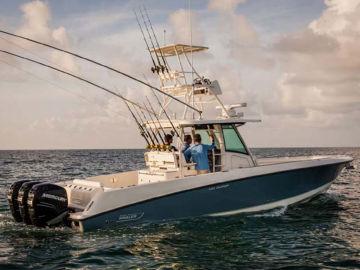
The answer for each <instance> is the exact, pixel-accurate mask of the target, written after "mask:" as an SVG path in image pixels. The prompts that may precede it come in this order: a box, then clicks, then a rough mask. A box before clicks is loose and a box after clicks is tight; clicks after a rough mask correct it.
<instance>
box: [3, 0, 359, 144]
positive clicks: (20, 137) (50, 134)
mask: <svg viewBox="0 0 360 270" xmlns="http://www.w3.org/2000/svg"><path fill="white" fill-rule="evenodd" d="M143 4H145V5H146V7H147V9H148V10H149V13H150V17H151V19H152V23H153V25H154V28H155V31H156V33H157V35H158V37H159V40H160V42H161V43H163V42H165V43H174V42H180V43H189V40H190V38H189V36H190V35H189V32H190V27H189V10H188V8H189V0H179V1H166V0H148V1H137V0H130V1H125V0H124V1H115V0H113V1H112V0H106V1H105V0H87V1H85V0H72V1H70V0H64V1H55V0H47V1H40V0H35V1H19V0H3V1H2V7H1V10H0V29H3V30H7V31H11V32H14V33H17V34H20V35H24V36H27V37H31V38H34V39H37V40H39V41H43V42H46V43H50V44H54V45H55V46H58V47H62V48H65V49H68V50H71V51H74V52H77V53H79V54H82V55H84V56H88V57H90V58H92V59H95V60H98V61H101V62H103V63H106V64H108V65H111V66H113V67H116V68H118V69H120V70H122V71H125V72H127V73H129V74H132V75H134V76H137V77H139V78H143V77H144V76H146V77H147V78H148V79H149V81H150V82H151V83H153V84H157V83H158V81H157V80H156V78H155V77H154V76H153V75H152V73H151V72H150V70H149V68H150V66H151V60H150V58H149V56H148V54H147V51H146V47H145V44H144V42H143V39H142V36H141V33H140V31H139V29H138V25H137V22H136V19H135V16H134V14H133V9H136V8H138V7H139V6H140V5H143ZM190 5H191V18H192V19H191V21H192V33H193V43H194V44H198V45H204V46H207V47H209V48H210V49H209V50H208V51H207V52H205V53H199V54H198V55H195V56H194V63H195V66H196V68H197V70H198V71H199V72H200V73H201V74H202V75H204V76H205V77H207V78H210V79H211V80H214V79H217V80H218V81H219V83H220V85H221V88H222V91H223V95H222V96H221V99H222V100H223V101H224V103H226V104H231V103H239V102H247V103H248V108H246V109H245V111H244V113H245V116H249V117H250V116H251V117H254V116H256V117H259V118H261V120H262V122H260V123H248V124H246V125H245V126H243V127H241V128H240V132H241V134H242V135H243V136H244V138H245V140H246V141H247V144H248V145H249V146H250V147H342V146H360V124H359V123H360V73H359V71H360V50H359V44H360V0H347V1H344V0H302V1H295V0H222V1H220V0H192V1H191V2H190ZM164 30H166V35H165V37H164V34H163V32H164ZM0 49H3V50H8V51H11V52H14V53H18V54H21V55H25V56H28V57H31V58H34V59H37V60H39V61H42V62H46V63H49V64H52V65H56V66H57V67H60V68H62V69H64V70H67V71H71V72H73V73H75V74H77V75H80V76H83V77H86V78H88V79H91V80H92V81H94V82H97V83H98V84H101V85H103V86H105V87H107V88H109V89H112V90H114V91H117V92H118V93H121V94H122V95H124V96H126V97H127V98H129V99H133V100H136V101H142V100H144V96H145V94H146V91H148V90H147V89H146V88H144V87H143V86H141V85H138V84H136V83H134V82H131V81H129V80H126V79H124V78H122V77H120V76H118V75H116V74H114V73H111V72H109V71H108V70H104V69H102V68H99V67H97V66H94V65H91V64H89V63H86V62H84V61H81V60H79V59H75V58H73V57H72V56H69V55H64V54H62V53H60V52H56V51H52V50H50V49H46V48H44V47H39V46H37V45H34V44H31V43H28V42H25V41H20V40H17V39H14V38H10V37H9V36H5V35H3V34H0ZM142 147H144V142H143V140H142V138H141V136H140V135H139V133H138V131H137V127H136V124H135V123H134V122H133V121H131V116H130V114H129V113H128V112H127V109H126V107H125V106H124V104H123V102H122V101H121V100H120V99H118V98H116V97H114V96H111V95H108V94H106V93H104V92H102V91H99V90H98V89H96V88H94V87H91V86H88V85H86V84H84V83H81V82H79V81H76V80H74V79H71V78H69V77H66V76H64V75H61V74H57V73H55V72H53V71H50V70H48V69H44V68H42V67H39V66H34V65H33V64H31V63H25V62H24V61H21V60H19V59H15V58H14V57H9V56H6V55H4V54H2V53H0V149H4V150H6V149H88V148H90V149H104V148H116V149H118V148H142Z"/></svg>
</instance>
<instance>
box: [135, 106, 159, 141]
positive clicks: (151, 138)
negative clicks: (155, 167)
mask: <svg viewBox="0 0 360 270" xmlns="http://www.w3.org/2000/svg"><path fill="white" fill-rule="evenodd" d="M133 108H134V111H135V112H136V115H137V116H138V118H139V119H140V121H141V122H142V123H144V121H143V119H142V118H141V116H140V114H139V112H138V110H137V109H136V107H135V106H134V105H133ZM141 127H142V129H143V130H144V131H145V132H146V134H147V136H148V138H150V140H151V143H152V146H153V147H155V145H156V143H155V141H154V139H153V137H152V136H151V134H150V132H149V130H147V129H146V128H144V126H143V125H142V124H141Z"/></svg>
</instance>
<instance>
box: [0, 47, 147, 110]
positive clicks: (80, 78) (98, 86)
mask: <svg viewBox="0 0 360 270" xmlns="http://www.w3.org/2000/svg"><path fill="white" fill-rule="evenodd" d="M0 52H2V53H5V54H8V55H12V56H15V57H17V58H20V59H23V60H27V61H29V62H32V63H35V64H38V65H41V66H44V67H47V68H50V69H53V70H55V71H58V72H60V73H63V74H66V75H68V76H70V77H73V78H75V79H78V80H80V81H83V82H86V83H88V84H90V85H92V86H95V87H97V88H100V89H102V90H104V91H105V92H108V93H109V94H112V95H114V96H116V97H119V98H121V99H122V100H124V101H127V102H129V103H131V104H133V105H134V106H137V107H139V108H140V109H141V110H146V111H147V109H146V108H143V107H142V106H141V105H139V104H137V103H136V102H134V101H131V100H130V99H127V98H126V97H124V96H123V95H120V94H118V93H116V92H114V91H111V90H109V89H107V88H105V87H103V86H101V85H98V84H96V83H94V82H92V81H89V80H87V79H84V78H82V77H80V76H77V75H75V74H72V73H70V72H67V71H64V70H62V69H59V68H56V67H53V66H50V65H47V64H45V63H42V62H39V61H36V60H34V59H31V58H28V57H25V56H22V55H19V54H15V53H12V52H8V51H5V50H0ZM148 113H152V112H151V111H148Z"/></svg>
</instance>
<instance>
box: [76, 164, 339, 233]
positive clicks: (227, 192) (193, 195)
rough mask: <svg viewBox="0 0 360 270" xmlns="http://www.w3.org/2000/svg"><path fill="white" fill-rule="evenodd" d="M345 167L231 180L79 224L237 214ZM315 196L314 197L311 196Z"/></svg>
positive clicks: (313, 185)
mask: <svg viewBox="0 0 360 270" xmlns="http://www.w3.org/2000/svg"><path fill="white" fill-rule="evenodd" d="M344 166H345V164H343V163H342V164H332V165H326V166H320V167H312V168H304V169H297V170H292V171H285V172H279V173H274V174H268V175H262V176H256V177H251V178H245V179H239V180H233V181H229V182H225V183H222V184H218V185H214V186H207V187H202V188H197V189H192V190H188V191H183V192H179V193H176V194H171V195H167V196H164V197H161V198H156V199H151V200H147V201H144V202H140V203H137V204H134V205H130V206H127V207H123V208H119V209H116V210H113V211H110V212H107V213H102V214H101V215H98V216H95V217H91V218H88V219H86V220H83V221H82V226H83V228H84V230H88V229H95V228H100V227H104V226H107V225H115V224H117V225H125V224H133V223H136V222H149V221H159V220H165V219H179V218H184V217H196V216H203V215H211V214H216V213H224V212H225V213H226V212H229V211H238V210H241V209H246V208H249V207H256V206H261V205H268V204H271V203H274V202H277V201H281V200H286V199H289V198H293V197H296V196H299V195H301V194H305V193H308V192H311V191H313V190H316V189H319V188H321V187H323V186H326V185H327V184H330V183H331V182H332V181H333V180H335V178H336V177H337V176H338V174H339V173H340V172H341V170H342V169H343V167H344ZM314 195H316V194H314Z"/></svg>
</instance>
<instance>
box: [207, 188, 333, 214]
mask: <svg viewBox="0 0 360 270" xmlns="http://www.w3.org/2000/svg"><path fill="white" fill-rule="evenodd" d="M330 185H331V182H330V183H327V184H325V185H323V186H320V187H318V188H316V189H313V190H311V191H308V192H305V193H303V194H300V195H297V196H295V197H291V198H288V199H283V200H280V201H276V202H272V203H268V204H263V205H258V206H252V207H248V208H242V209H238V210H232V211H226V212H219V213H214V214H209V215H207V216H211V217H219V216H230V215H236V214H239V213H249V212H258V211H265V210H270V209H274V208H278V207H284V206H288V205H291V204H294V203H297V202H300V201H303V200H306V199H308V198H311V197H313V196H315V195H317V194H319V193H322V192H324V191H325V190H327V189H328V188H329V187H330Z"/></svg>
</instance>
